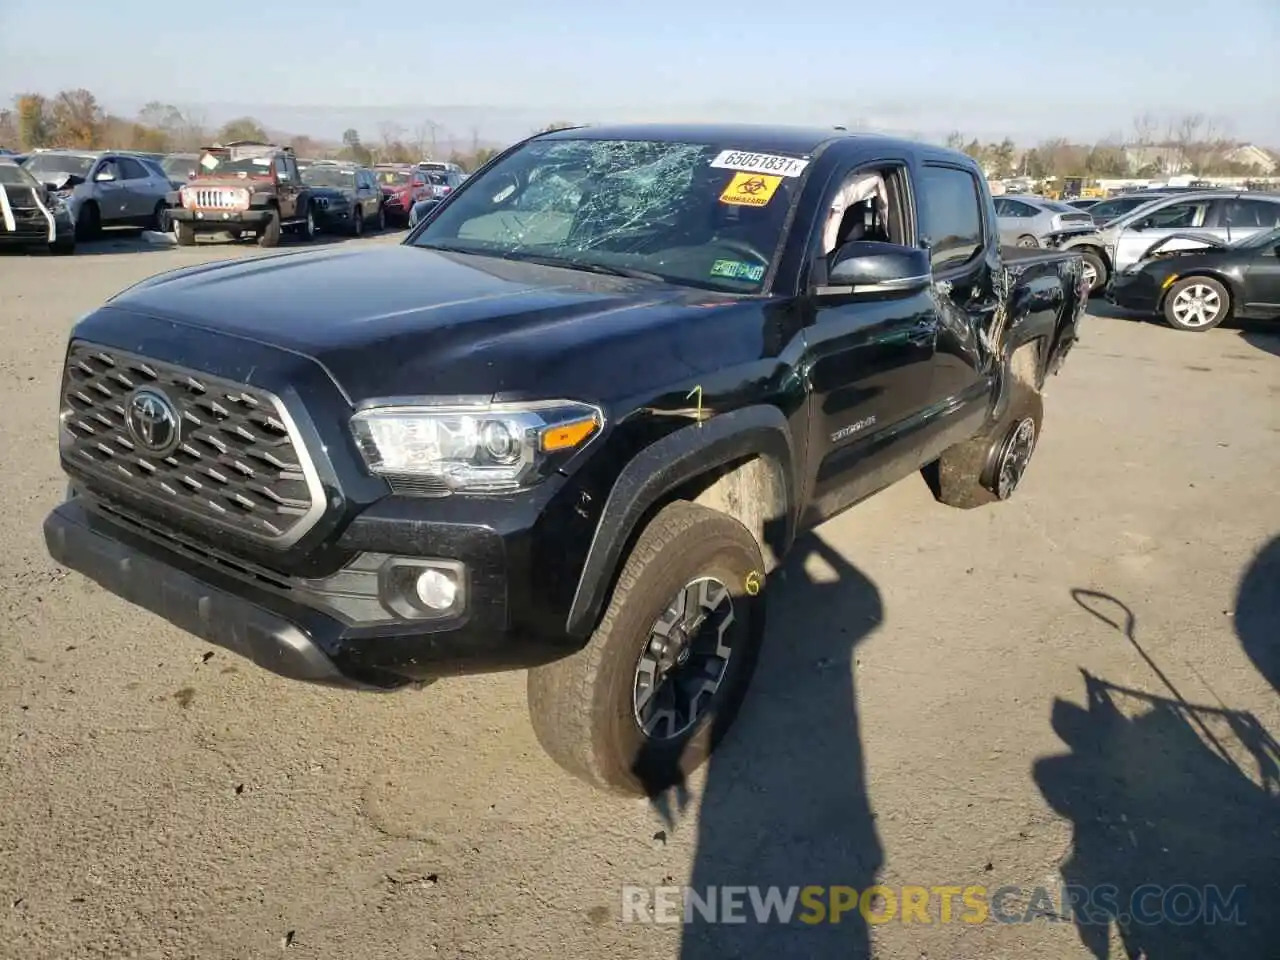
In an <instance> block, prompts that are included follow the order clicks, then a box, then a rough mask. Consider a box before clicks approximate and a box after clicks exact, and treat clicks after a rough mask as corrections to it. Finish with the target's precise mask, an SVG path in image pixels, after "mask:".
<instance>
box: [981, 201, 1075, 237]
mask: <svg viewBox="0 0 1280 960" xmlns="http://www.w3.org/2000/svg"><path fill="white" fill-rule="evenodd" d="M995 203H996V223H997V224H998V227H999V230H1000V242H1001V243H1002V244H1004V245H1006V246H1011V247H1054V246H1057V245H1058V244H1059V243H1061V242H1062V241H1063V240H1064V239H1066V238H1068V237H1071V236H1074V235H1076V234H1081V233H1089V232H1091V231H1092V230H1093V229H1094V221H1093V217H1092V216H1090V215H1089V214H1088V213H1087V212H1086V211H1084V210H1077V209H1076V208H1075V207H1072V206H1068V205H1067V204H1065V203H1059V202H1058V201H1057V200H1046V199H1045V198H1044V197H1028V196H1019V197H996V198H995Z"/></svg>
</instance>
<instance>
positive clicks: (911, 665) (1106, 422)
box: [0, 234, 1280, 960]
mask: <svg viewBox="0 0 1280 960" xmlns="http://www.w3.org/2000/svg"><path fill="white" fill-rule="evenodd" d="M399 236H400V235H399V234H391V235H388V236H386V237H382V238H369V239H364V240H357V241H346V242H353V243H364V244H378V243H390V242H395V240H396V239H397V238H398V237H399ZM334 242H338V241H334ZM259 253H260V251H258V250H257V249H256V248H255V247H253V246H252V245H251V244H247V245H246V244H238V245H232V244H227V245H211V244H204V243H202V244H201V245H200V246H198V247H196V248H194V249H177V248H171V247H167V246H162V245H152V244H147V243H145V242H143V241H141V240H127V239H115V240H111V241H105V242H103V243H100V244H96V245H93V246H92V247H90V246H86V247H84V248H83V250H82V252H81V254H80V255H77V256H75V257H74V258H53V257H46V256H33V257H27V256H21V255H18V256H13V255H0V410H3V411H4V416H3V417H0V461H2V462H3V464H4V468H3V470H2V471H0V492H2V493H3V498H4V505H5V513H4V522H3V527H2V528H0V536H3V538H4V539H3V543H2V545H0V584H2V588H0V596H2V598H3V601H2V602H3V608H4V614H5V615H4V619H3V623H2V625H0V744H2V745H3V746H2V747H0V957H13V958H22V960H28V958H29V960H55V958H80V957H111V958H117V957H133V956H137V957H166V958H168V957H181V958H186V957H200V958H215V960H223V958H259V957H266V956H275V955H277V954H279V953H281V952H283V953H284V955H286V956H298V957H314V958H332V960H339V958H341V960H363V958H383V957H387V958H392V957H394V958H409V957H412V958H418V957H431V956H439V957H462V956H468V957H484V958H503V960H510V958H517V957H548V956H556V957H560V958H564V960H575V958H582V960H588V958H589V960H597V958H602V957H619V958H621V957H644V958H648V957H653V958H666V957H682V958H707V960H711V958H715V960H726V958H731V957H739V956H742V957H747V956H751V957H754V956H762V957H774V956H797V957H800V956H807V957H816V956H840V957H853V956H859V955H861V952H862V951H865V949H866V948H867V946H868V944H870V946H871V948H872V949H873V951H874V955H875V956H877V957H884V958H909V960H917V958H925V960H927V958H954V960H964V958H971V960H986V958H991V960H996V958H1031V957H1035V958H1058V957H1062V958H1077V957H1078V958H1088V957H1107V956H1111V957H1120V956H1124V955H1125V945H1124V944H1127V947H1128V949H1129V950H1130V951H1132V952H1131V953H1130V955H1132V956H1136V955H1138V951H1139V950H1145V951H1146V954H1145V955H1146V956H1148V957H1150V958H1153V960H1165V958H1168V957H1184V956H1185V957H1194V958H1196V960H1208V958H1211V957H1232V958H1237V960H1240V958H1251V957H1266V956H1270V957H1275V956H1277V954H1276V953H1275V952H1274V951H1275V949H1276V944H1277V943H1280V929H1278V928H1277V926H1276V924H1277V923H1278V922H1280V921H1278V920H1277V914H1276V911H1275V903H1276V902H1280V900H1278V897H1280V891H1278V890H1277V889H1276V885H1277V884H1278V883H1280V876H1278V874H1280V866H1278V865H1280V773H1278V770H1280V751H1278V750H1277V748H1276V746H1275V741H1274V740H1273V739H1271V737H1272V736H1280V699H1278V698H1277V690H1280V612H1278V608H1280V539H1278V535H1280V336H1277V333H1274V332H1269V331H1268V330H1266V329H1265V328H1261V329H1246V330H1240V329H1220V330H1215V331H1211V332H1209V333H1207V334H1202V335H1201V334H1184V333H1178V332H1175V331H1173V330H1171V329H1168V328H1166V327H1163V326H1160V325H1156V324H1154V323H1146V322H1142V321H1138V320H1132V319H1124V318H1120V317H1115V316H1110V315H1107V314H1106V310H1105V308H1097V310H1096V312H1101V313H1103V314H1104V315H1103V316H1095V317H1091V318H1090V319H1088V320H1087V321H1086V322H1087V327H1086V329H1085V330H1084V331H1083V341H1082V342H1081V344H1080V345H1079V347H1078V348H1077V350H1076V352H1075V353H1073V355H1072V356H1071V358H1070V359H1069V361H1068V363H1067V365H1066V368H1065V369H1064V371H1063V373H1062V375H1061V376H1059V377H1057V378H1056V379H1054V380H1052V381H1051V382H1050V384H1049V389H1048V397H1047V401H1046V406H1047V420H1046V430H1045V434H1044V437H1043V441H1042V446H1041V447H1040V449H1039V451H1038V453H1037V456H1036V459H1035V461H1034V463H1033V465H1032V467H1031V469H1030V471H1029V473H1028V475H1027V479H1026V481H1025V483H1024V486H1023V487H1022V489H1021V490H1020V491H1019V494H1018V496H1017V497H1016V498H1015V499H1014V500H1013V501H1011V502H1009V503H1007V504H1004V505H1000V506H998V507H988V508H984V509H981V510H976V511H970V512H963V511H957V510H952V509H949V508H946V507H943V506H941V505H938V504H936V503H935V502H934V501H933V500H932V499H931V498H930V496H929V495H928V492H927V489H926V487H925V484H924V483H923V481H921V480H920V479H918V478H915V477H913V478H910V479H908V480H906V481H904V482H902V483H900V484H898V485H897V486H895V487H894V488H892V489H890V490H888V491H886V492H885V493H883V494H882V495H880V496H877V497H875V498H873V499H872V500H871V501H869V502H867V503H866V504H864V505H862V506H859V507H857V508H855V509H853V510H851V511H849V512H847V513H846V514H844V515H842V516H840V517H838V518H836V519H835V520H833V521H831V522H830V523H828V524H826V525H825V526H824V527H822V528H821V529H819V530H818V531H817V532H816V535H814V536H812V537H809V538H808V539H807V540H806V541H805V542H804V543H803V544H802V545H801V546H800V547H799V548H798V549H797V552H796V555H794V556H793V558H792V562H790V563H789V565H788V567H787V570H786V573H785V575H784V576H783V577H780V578H775V580H774V582H773V583H772V584H771V585H770V588H769V589H770V591H771V594H772V595H771V608H770V629H769V639H768V646H767V651H766V655H765V660H764V663H763V665H762V668H761V671H760V673H758V674H757V680H756V684H755V686H754V687H753V689H752V692H751V696H750V698H749V699H748V702H747V705H746V707H745V708H744V711H743V713H742V715H741V718H740V720H739V722H738V725H737V726H736V728H735V730H734V732H733V734H732V735H731V736H730V738H729V740H728V741H727V742H726V744H725V746H724V749H723V751H722V752H721V753H720V754H718V755H717V757H716V758H715V759H714V760H713V761H712V763H711V764H710V765H709V766H708V767H707V768H706V769H704V770H703V771H701V773H700V774H699V775H698V776H697V777H696V778H695V779H694V780H693V781H692V782H691V783H690V784H689V790H688V793H687V796H685V797H677V798H667V799H666V801H665V802H663V803H655V804H650V803H648V802H644V801H630V800H625V799H623V800H618V799H612V798H609V797H604V796H601V795H598V794H595V793H593V792H591V791H590V790H589V789H587V788H586V787H583V786H581V785H579V784H578V783H577V782H576V781H573V780H571V779H569V778H568V777H567V776H566V775H563V774H562V773H561V772H560V771H559V769H558V768H557V767H555V766H554V765H553V764H552V763H551V761H550V760H548V759H546V758H545V757H544V755H543V754H542V752H541V751H540V749H539V747H538V745H537V743H536V742H535V740H534V738H533V734H532V732H531V731H530V729H529V727H528V723H527V720H526V718H525V712H524V676H523V675H522V674H519V673H512V674H504V675H498V676H490V677H483V678H474V679H461V680H451V681H446V682H441V683H439V684H436V685H434V686H431V687H429V688H426V689H423V690H411V691H402V692H398V693H395V694H390V695H357V694H351V693H343V692H336V691H328V690H324V689H318V688H313V687H309V686H305V685H301V684H296V683H292V682H289V681H286V680H283V679H279V678H277V677H274V676H272V675H269V674H267V673H265V672H263V671H262V670H259V669H257V668H255V667H254V666H252V665H251V664H249V663H248V662H247V661H244V660H241V659H238V658H237V657H236V656H234V655H233V654H230V653H228V652H226V651H223V650H217V651H214V650H212V648H210V647H208V646H207V645H205V644H202V643H200V642H198V641H196V640H195V639H193V638H192V637H190V636H188V635H186V634H183V633H181V632H179V631H177V630H175V629H174V628H172V627H170V626H168V625H167V624H165V623H164V622H162V621H160V620H158V619H156V618H154V617H152V616H150V615H149V614H144V613H140V612H139V611H137V610H135V609H133V608H130V607H129V606H128V605H126V604H125V603H123V602H121V601H119V600H117V599H115V598H114V597H112V596H110V595H109V594H107V593H105V592H104V591H103V590H101V589H99V588H98V587H97V586H95V585H93V584H91V583H89V582H87V581H86V580H85V579H83V578H81V577H80V576H78V575H75V574H69V573H68V572H67V571H65V570H63V569H60V568H59V567H57V566H55V565H54V564H53V563H52V562H51V561H50V560H49V559H48V557H47V555H46V553H45V549H44V543H43V539H42V536H41V521H42V519H43V517H44V516H45V514H46V512H47V511H48V510H49V509H50V508H52V507H53V506H54V505H55V504H56V503H57V502H58V500H59V499H60V497H61V496H62V492H63V481H62V479H61V475H60V472H59V468H58V462H57V447H56V436H55V425H56V413H57V386H58V379H59V368H60V361H61V356H62V351H63V349H64V346H65V341H66V336H67V331H68V329H69V328H70V326H71V325H72V323H73V322H74V321H75V320H76V319H77V317H79V316H81V315H82V314H84V313H85V312H86V311H88V310H90V309H92V308H94V307H95V306H96V305H98V304H99V303H100V302H101V301H102V300H103V299H104V298H105V297H106V296H108V295H110V294H112V293H114V292H116V291H118V290H120V289H121V288H123V287H125V286H127V285H128V284H130V283H133V282H135V281H138V280H141V279H143V278H144V277H147V276H149V275H151V274H154V273H157V272H159V271H162V270H167V269H170V268H173V267H177V266H180V265H183V264H190V263H196V262H200V261H204V260H208V259H213V258H222V257H236V256H257V255H259ZM1268 731H1269V732H1270V734H1268ZM1064 878H1065V879H1066V880H1067V881H1069V882H1071V883H1075V884H1085V885H1098V884H1114V885H1116V887H1117V888H1118V889H1119V891H1120V901H1119V902H1120V904H1121V907H1123V906H1124V905H1125V904H1127V903H1128V900H1127V899H1126V898H1127V897H1128V894H1129V892H1131V891H1132V890H1133V889H1134V888H1135V887H1137V886H1138V885H1140V884H1142V883H1146V882H1152V883H1158V884H1172V883H1178V882H1182V883H1187V884H1190V885H1192V886H1193V887H1195V888H1201V887H1203V886H1204V885H1206V884H1217V885H1220V886H1222V887H1223V888H1224V890H1227V891H1230V889H1231V888H1232V887H1233V886H1235V885H1237V884H1244V885H1247V886H1248V887H1249V890H1248V891H1247V892H1248V894H1249V895H1250V896H1253V897H1255V898H1258V899H1259V900H1261V902H1262V906H1261V907H1249V908H1248V909H1246V910H1245V912H1244V915H1242V917H1241V919H1243V920H1245V921H1246V925H1244V926H1238V925H1231V924H1217V925H1213V926H1206V925H1201V924H1192V925H1190V926H1186V927H1179V926H1176V925H1173V924H1170V923H1165V924H1159V925H1153V926H1141V925H1130V926H1129V928H1128V932H1127V933H1125V934H1124V935H1123V937H1122V936H1121V934H1120V933H1118V932H1117V928H1116V927H1115V926H1113V927H1111V929H1110V931H1108V928H1107V927H1106V926H1104V925H1090V924H1086V923H1082V924H1079V925H1078V924H1076V923H1073V922H1067V921H1061V920H1059V921H1054V920H1052V919H1044V918H1041V919H1036V920H1034V922H1031V923H1014V924H1009V923H998V922H995V921H994V919H988V920H987V922H983V923H967V922H964V912H963V909H962V906H961V905H960V904H959V903H957V908H956V912H955V913H954V914H953V915H952V916H951V917H950V922H943V918H942V914H941V908H940V902H939V900H937V899H934V900H932V901H931V905H930V907H929V913H928V917H929V919H930V920H932V922H931V923H928V924H925V923H922V922H919V921H920V918H919V917H916V918H915V920H914V921H913V922H903V921H902V920H901V919H900V918H898V917H895V918H894V919H893V920H891V921H890V922H887V923H883V924H881V923H873V924H867V923H865V922H863V921H862V920H861V919H860V918H859V916H858V914H857V912H856V911H853V912H850V913H846V914H845V915H844V916H843V917H842V921H841V923H839V924H829V923H828V924H820V925H816V926H805V925H803V924H799V925H797V926H793V927H792V928H790V929H784V928H783V927H781V926H777V925H772V926H767V927H764V928H760V927H757V926H755V925H752V924H748V925H735V924H717V925H711V924H708V923H704V922H697V923H695V924H691V925H689V926H688V927H687V928H684V929H682V927H681V925H679V924H665V925H664V924H641V923H623V922H622V919H621V918H622V893H621V888H622V886H623V885H625V884H637V885H646V886H654V885H662V884H683V883H692V884H695V885H698V886H699V887H702V886H704V885H712V884H714V885H722V886H723V885H760V886H766V885H769V884H779V885H783V886H788V885H793V884H794V885H810V884H814V885H825V886H831V885H847V886H851V887H854V888H857V889H859V890H860V889H862V888H865V887H866V886H868V885H869V884H871V883H873V882H875V881H876V880H878V881H879V882H880V883H883V884H886V885H888V886H889V887H890V889H891V891H893V892H895V893H896V892H899V888H901V887H902V886H904V885H919V886H923V887H935V886H955V887H966V886H975V885H980V886H983V887H985V888H987V892H988V894H992V893H994V891H995V890H996V889H997V888H999V887H1002V886H1008V885H1012V886H1016V887H1018V888H1020V891H1021V893H1020V894H1019V896H1018V897H1012V898H1011V899H1009V900H1008V902H1007V903H1005V904H1004V910H1003V912H1004V913H1005V914H1009V913H1013V914H1016V915H1018V916H1021V914H1022V913H1023V911H1024V909H1025V906H1026V902H1027V897H1028V895H1029V894H1030V892H1031V891H1032V890H1033V889H1034V888H1035V887H1037V886H1043V887H1045V888H1046V889H1048V890H1050V891H1051V892H1052V894H1053V895H1054V896H1055V897H1056V896H1058V885H1059V884H1061V883H1062V882H1063V880H1064ZM877 903H880V902H879V901H877ZM748 904H749V901H748ZM1158 904H1159V897H1158V896H1157V897H1156V899H1155V900H1154V901H1152V902H1151V904H1150V905H1156V906H1158ZM889 906H890V902H889V901H888V900H886V901H884V903H882V904H880V908H881V909H884V910H887V909H889ZM1051 906H1052V908H1053V909H1054V910H1055V911H1056V912H1058V913H1062V912H1063V911H1062V910H1061V903H1060V902H1056V903H1055V904H1053V905H1051ZM1246 906H1247V905H1246ZM750 909H751V908H750V906H749V905H748V907H747V911H748V913H750ZM1041 912H1042V913H1044V912H1046V911H1041ZM1117 912H1119V911H1118V910H1117ZM970 916H972V914H970ZM1268 925H1270V928H1269V930H1268V929H1267V927H1268ZM1122 940H1123V941H1124V944H1122ZM1269 951H1270V952H1269Z"/></svg>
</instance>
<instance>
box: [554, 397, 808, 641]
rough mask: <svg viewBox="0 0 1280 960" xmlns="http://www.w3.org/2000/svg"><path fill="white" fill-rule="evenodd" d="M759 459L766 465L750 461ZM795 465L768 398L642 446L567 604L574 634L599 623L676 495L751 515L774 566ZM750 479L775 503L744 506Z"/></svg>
mask: <svg viewBox="0 0 1280 960" xmlns="http://www.w3.org/2000/svg"><path fill="white" fill-rule="evenodd" d="M757 459H759V460H762V461H764V464H761V465H759V466H754V467H753V466H748V464H750V463H751V462H752V461H754V460H757ZM793 463H794V459H793V450H792V440H791V431H790V428H789V426H788V424H787V420H786V417H785V416H784V415H783V413H782V411H781V410H779V409H778V408H777V407H773V406H769V405H764V404H761V405H756V406H751V407H744V408H742V409H740V410H735V411H733V412H731V413H726V414H721V415H720V416H716V417H712V418H711V419H709V420H706V421H703V422H702V423H700V424H691V425H690V426H687V427H682V428H680V429H678V430H676V431H675V432H673V433H669V434H667V435H666V436H665V437H663V438H662V439H661V440H658V441H656V442H655V443H652V444H650V445H649V446H648V447H646V448H644V449H643V450H641V451H640V452H639V453H638V454H636V456H635V457H634V458H632V460H631V461H630V462H629V463H628V464H627V465H626V467H624V468H623V470H622V472H621V473H620V474H619V476H618V478H617V479H616V480H615V481H614V483H613V485H612V488H611V490H610V493H609V497H608V499H607V500H606V501H605V505H604V508H603V510H602V511H601V514H600V519H599V521H598V522H597V524H596V530H595V534H594V535H593V537H592V540H591V546H590V547H589V549H588V551H587V556H586V559H585V561H584V562H583V566H582V571H581V573H580V575H579V578H578V585H577V589H576V591H575V593H574V597H573V602H572V604H571V606H570V610H569V616H568V620H567V623H566V632H567V633H568V634H569V636H571V637H576V638H585V637H586V636H588V635H589V634H590V633H591V631H592V630H593V629H595V625H596V623H597V621H598V620H599V618H600V616H601V615H602V614H603V612H604V608H605V606H606V604H607V603H608V599H609V596H610V594H611V593H612V590H613V586H614V583H615V581H616V579H617V575H618V573H619V572H620V571H621V569H622V566H623V564H624V563H625V562H626V559H627V556H628V554H629V551H630V550H631V548H632V546H633V545H634V542H635V540H636V538H637V537H638V536H639V534H640V532H641V531H642V530H644V528H645V525H646V524H647V523H648V522H649V520H650V519H651V518H652V517H653V516H654V515H655V514H656V513H657V512H658V511H659V510H661V509H662V508H663V507H664V506H666V505H667V504H669V503H671V502H673V501H675V500H682V499H684V500H689V499H692V500H695V501H698V502H700V503H701V504H703V505H706V506H710V507H712V508H714V509H720V510H721V512H724V513H726V514H727V515H729V516H732V517H734V518H735V519H738V518H739V516H742V515H744V514H745V515H747V516H748V517H749V518H751V519H753V521H754V522H755V529H752V528H751V527H748V529H750V530H751V533H752V535H753V536H755V537H756V539H757V541H759V543H760V548H761V553H762V554H763V555H764V557H765V563H766V567H767V568H768V569H772V568H773V567H774V566H776V564H777V563H778V562H780V561H781V558H782V557H783V556H784V555H785V553H786V550H787V548H788V547H789V546H790V543H791V540H792V538H793V537H794V534H795V504H796V502H797V491H796V489H795V485H794V477H793ZM762 467H767V469H762ZM762 478H764V479H762ZM753 484H754V485H755V489H757V490H760V489H764V490H767V491H771V493H770V494H769V496H771V497H772V498H773V499H772V502H771V503H769V504H767V505H764V506H763V508H762V509H761V508H755V509H754V510H751V509H748V510H746V511H742V510H741V509H740V505H738V504H737V500H738V499H739V496H740V493H741V491H743V490H744V489H750V488H751V485H753ZM762 485H763V486H762ZM730 504H732V505H734V506H732V507H730V508H729V509H723V508H724V507H725V506H726V505H730ZM744 525H746V524H744ZM765 572H768V570H766V571H765Z"/></svg>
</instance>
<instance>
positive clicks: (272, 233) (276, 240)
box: [258, 210, 280, 247]
mask: <svg viewBox="0 0 1280 960" xmlns="http://www.w3.org/2000/svg"><path fill="white" fill-rule="evenodd" d="M279 245H280V213H279V211H276V210H272V211H271V216H270V219H268V220H267V222H266V223H265V224H263V226H262V229H261V230H260V231H259V232H258V246H260V247H278V246H279Z"/></svg>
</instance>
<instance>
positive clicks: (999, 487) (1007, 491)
mask: <svg viewBox="0 0 1280 960" xmlns="http://www.w3.org/2000/svg"><path fill="white" fill-rule="evenodd" d="M1035 447H1036V422H1035V421H1034V420H1033V419H1031V418H1030V417H1026V418H1024V419H1022V420H1020V421H1018V423H1017V424H1016V425H1015V426H1014V428H1013V429H1012V430H1011V431H1009V437H1008V439H1007V440H1005V443H1004V448H1003V449H1002V450H1001V451H1000V462H999V464H998V466H997V468H996V469H997V473H996V490H995V494H996V496H997V497H999V498H1000V499H1001V500H1007V499H1009V497H1010V496H1012V495H1013V491H1014V490H1015V489H1016V488H1017V486H1018V483H1019V481H1021V480H1022V475H1023V474H1024V473H1025V472H1026V470H1027V464H1028V463H1030V462H1031V454H1032V452H1033V451H1034V450H1035Z"/></svg>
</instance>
